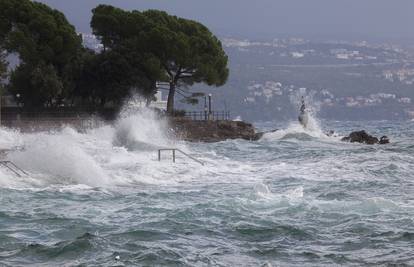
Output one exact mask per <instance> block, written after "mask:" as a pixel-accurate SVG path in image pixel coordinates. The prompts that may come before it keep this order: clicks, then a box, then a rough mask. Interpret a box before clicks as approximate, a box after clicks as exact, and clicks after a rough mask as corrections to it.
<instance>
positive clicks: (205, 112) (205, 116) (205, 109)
mask: <svg viewBox="0 0 414 267" xmlns="http://www.w3.org/2000/svg"><path fill="white" fill-rule="evenodd" d="M204 120H205V121H206V120H207V96H206V95H204Z"/></svg>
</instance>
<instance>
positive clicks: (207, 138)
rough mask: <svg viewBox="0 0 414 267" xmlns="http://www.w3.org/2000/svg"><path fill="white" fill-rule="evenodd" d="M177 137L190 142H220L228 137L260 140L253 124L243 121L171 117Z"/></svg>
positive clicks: (171, 123) (172, 126)
mask: <svg viewBox="0 0 414 267" xmlns="http://www.w3.org/2000/svg"><path fill="white" fill-rule="evenodd" d="M169 123H170V126H171V128H172V130H173V132H174V133H175V135H176V136H177V138H179V139H181V140H185V141H190V142H208V143H211V142H220V141H225V140H228V139H244V140H250V141H257V140H259V139H260V138H261V137H262V135H263V134H261V133H257V132H256V130H255V128H254V127H253V125H252V124H250V123H247V122H243V121H194V120H189V119H184V118H172V119H169Z"/></svg>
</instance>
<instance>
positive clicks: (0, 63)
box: [0, 50, 7, 94]
mask: <svg viewBox="0 0 414 267" xmlns="http://www.w3.org/2000/svg"><path fill="white" fill-rule="evenodd" d="M5 57H6V56H5V53H3V51H1V50H0V94H1V93H2V91H3V86H4V82H5V79H6V78H7V61H6V58H5Z"/></svg>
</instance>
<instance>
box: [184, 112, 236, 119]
mask: <svg viewBox="0 0 414 267" xmlns="http://www.w3.org/2000/svg"><path fill="white" fill-rule="evenodd" d="M184 117H186V118H189V119H192V120H195V121H204V120H213V121H219V120H223V121H224V120H226V121H227V120H230V111H212V112H210V113H209V112H207V111H186V112H185V115H184Z"/></svg>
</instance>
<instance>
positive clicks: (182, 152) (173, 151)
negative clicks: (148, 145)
mask: <svg viewBox="0 0 414 267" xmlns="http://www.w3.org/2000/svg"><path fill="white" fill-rule="evenodd" d="M162 151H172V155H173V162H174V163H175V154H176V151H178V152H180V153H181V154H183V155H184V156H186V157H187V158H190V159H192V160H193V161H195V162H197V163H200V164H201V165H203V166H204V162H202V161H201V160H198V159H196V158H195V157H193V156H190V155H188V154H187V153H185V152H184V151H182V150H180V149H178V148H160V149H158V161H161V152H162Z"/></svg>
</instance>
